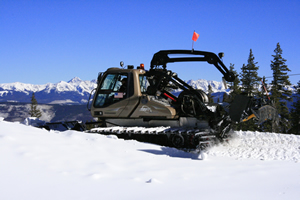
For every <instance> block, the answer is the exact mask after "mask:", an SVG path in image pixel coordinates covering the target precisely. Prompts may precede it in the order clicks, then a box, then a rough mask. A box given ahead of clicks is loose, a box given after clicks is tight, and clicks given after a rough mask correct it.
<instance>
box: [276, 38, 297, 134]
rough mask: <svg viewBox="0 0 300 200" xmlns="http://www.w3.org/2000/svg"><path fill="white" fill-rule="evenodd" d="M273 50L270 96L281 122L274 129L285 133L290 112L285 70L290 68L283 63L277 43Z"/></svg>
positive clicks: (289, 92)
mask: <svg viewBox="0 0 300 200" xmlns="http://www.w3.org/2000/svg"><path fill="white" fill-rule="evenodd" d="M274 52H275V55H272V56H273V60H272V61H271V70H272V71H273V81H272V87H271V93H272V95H271V97H272V100H273V101H274V105H275V107H276V109H277V110H278V113H279V115H280V118H281V120H280V121H281V123H280V125H279V126H277V127H276V129H275V131H279V132H281V133H287V131H288V129H289V128H290V125H289V119H290V114H289V110H288V107H287V101H291V95H292V92H291V91H290V90H288V88H287V86H290V85H291V82H290V81H289V76H288V75H287V72H288V71H291V70H290V69H289V68H288V66H287V65H286V64H285V62H286V59H284V58H282V49H281V48H280V45H279V43H277V46H276V48H275V50H274Z"/></svg>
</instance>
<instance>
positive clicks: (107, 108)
mask: <svg viewBox="0 0 300 200" xmlns="http://www.w3.org/2000/svg"><path fill="white" fill-rule="evenodd" d="M133 78H134V77H133V75H132V73H107V74H105V75H104V77H103V79H102V81H101V83H100V85H99V88H98V91H97V93H96V95H95V97H94V103H93V107H92V109H93V110H92V112H93V111H94V112H93V114H94V117H108V118H114V117H128V116H129V114H130V113H131V112H132V110H133V109H134V106H131V105H134V104H135V103H134V102H135V101H138V99H136V98H134V95H133V94H134V84H133ZM125 81H126V82H125ZM122 82H123V83H122ZM124 84H125V85H124ZM128 105H130V106H128ZM99 115H100V116H99Z"/></svg>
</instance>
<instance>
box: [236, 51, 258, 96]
mask: <svg viewBox="0 0 300 200" xmlns="http://www.w3.org/2000/svg"><path fill="white" fill-rule="evenodd" d="M258 69H259V66H257V62H254V56H253V53H252V49H250V54H249V57H248V64H247V65H245V64H243V67H242V68H241V70H242V72H241V77H242V78H241V83H242V88H241V89H242V92H243V93H244V94H246V95H247V96H253V95H257V94H258V87H257V86H258V85H259V81H260V79H261V78H260V77H259V76H258V73H257V71H258Z"/></svg>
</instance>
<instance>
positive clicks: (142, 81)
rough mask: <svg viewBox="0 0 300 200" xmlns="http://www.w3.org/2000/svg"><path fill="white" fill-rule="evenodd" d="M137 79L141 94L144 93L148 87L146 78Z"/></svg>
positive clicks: (142, 76)
mask: <svg viewBox="0 0 300 200" xmlns="http://www.w3.org/2000/svg"><path fill="white" fill-rule="evenodd" d="M139 79H140V86H141V92H142V93H145V92H146V91H147V87H148V86H149V82H148V79H147V76H144V75H140V76H139Z"/></svg>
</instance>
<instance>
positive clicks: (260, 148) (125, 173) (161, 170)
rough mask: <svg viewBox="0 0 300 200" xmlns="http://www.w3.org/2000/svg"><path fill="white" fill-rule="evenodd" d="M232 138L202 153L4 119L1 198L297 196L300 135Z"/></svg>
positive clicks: (245, 134) (0, 147)
mask: <svg viewBox="0 0 300 200" xmlns="http://www.w3.org/2000/svg"><path fill="white" fill-rule="evenodd" d="M233 135H234V138H233V139H232V140H230V141H229V142H228V143H225V144H222V145H218V146H216V147H213V148H211V149H209V150H208V151H207V152H204V153H203V154H200V155H197V154H193V153H187V152H183V151H180V150H177V149H174V148H167V147H161V146H158V145H153V144H147V143H141V142H137V141H133V140H122V139H118V138H117V137H116V136H103V135H98V134H88V133H84V132H76V131H65V132H58V131H50V132H49V131H47V130H44V129H38V128H34V127H31V126H26V125H23V124H19V123H11V122H6V121H3V118H0V161H1V165H0V177H1V179H0V188H1V192H0V199H12V200H14V199H22V200H31V199H44V200H47V199H49V200H50V199H51V200H53V199H56V200H60V199H61V200H65V199H73V200H77V199H143V200H144V199H145V200H147V199H151V200H152V199H174V200H176V199H251V200H253V199H272V200H273V199H299V197H300V190H299V187H300V170H299V167H300V163H299V157H300V136H295V135H282V134H275V133H259V132H243V131H237V132H234V133H233ZM203 157H205V159H202V158H203Z"/></svg>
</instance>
